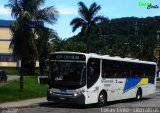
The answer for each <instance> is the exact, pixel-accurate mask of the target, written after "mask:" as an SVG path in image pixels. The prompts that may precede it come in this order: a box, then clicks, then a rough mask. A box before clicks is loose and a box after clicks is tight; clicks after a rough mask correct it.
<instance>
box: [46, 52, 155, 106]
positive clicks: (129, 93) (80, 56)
mask: <svg viewBox="0 0 160 113" xmlns="http://www.w3.org/2000/svg"><path fill="white" fill-rule="evenodd" d="M155 91H156V63H154V62H148V61H140V60H138V59H130V58H120V57H110V56H108V55H97V54H93V53H92V54H85V53H78V52H56V53H54V54H51V56H50V63H49V81H48V91H47V100H48V101H56V102H63V103H64V102H65V103H75V104H91V103H97V104H98V105H99V106H104V105H105V104H106V103H107V102H108V101H114V100H121V99H128V98H136V99H137V100H140V99H141V98H142V97H144V96H147V95H149V94H152V93H155Z"/></svg>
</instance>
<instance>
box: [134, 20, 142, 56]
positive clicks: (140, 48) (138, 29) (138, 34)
mask: <svg viewBox="0 0 160 113" xmlns="http://www.w3.org/2000/svg"><path fill="white" fill-rule="evenodd" d="M139 26H140V28H139ZM142 28H143V23H142V24H138V22H137V21H136V23H135V36H136V37H137V38H139V46H138V47H139V55H138V56H139V59H141V50H142V39H141V36H142V32H141V31H142Z"/></svg>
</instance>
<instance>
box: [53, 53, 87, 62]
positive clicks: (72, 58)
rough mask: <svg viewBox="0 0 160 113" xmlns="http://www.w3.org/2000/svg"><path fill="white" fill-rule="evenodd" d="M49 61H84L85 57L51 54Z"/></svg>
mask: <svg viewBox="0 0 160 113" xmlns="http://www.w3.org/2000/svg"><path fill="white" fill-rule="evenodd" d="M51 60H77V61H85V60H86V58H85V55H79V54H52V55H51Z"/></svg>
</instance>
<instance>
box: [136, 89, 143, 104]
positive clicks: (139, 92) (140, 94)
mask: <svg viewBox="0 0 160 113" xmlns="http://www.w3.org/2000/svg"><path fill="white" fill-rule="evenodd" d="M141 99H142V89H141V88H138V90H137V94H136V100H137V101H139V100H141Z"/></svg>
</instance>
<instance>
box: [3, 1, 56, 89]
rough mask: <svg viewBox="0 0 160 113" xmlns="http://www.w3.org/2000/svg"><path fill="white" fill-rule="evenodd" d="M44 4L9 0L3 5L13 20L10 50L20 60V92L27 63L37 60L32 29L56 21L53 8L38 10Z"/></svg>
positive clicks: (34, 34)
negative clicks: (9, 10)
mask: <svg viewBox="0 0 160 113" xmlns="http://www.w3.org/2000/svg"><path fill="white" fill-rule="evenodd" d="M44 2H45V0H9V1H8V4H7V5H5V6H6V7H8V8H10V9H11V15H12V17H13V18H14V19H15V22H14V23H13V25H12V26H11V31H12V40H11V43H10V48H11V49H13V53H14V54H16V55H17V57H19V58H20V59H21V69H20V91H23V86H24V83H23V81H24V78H23V76H24V74H25V71H26V68H27V64H28V62H29V61H31V62H32V61H35V60H36V59H38V50H37V46H36V44H35V37H36V32H35V31H34V30H33V28H34V29H35V28H36V27H37V28H38V26H43V22H47V23H49V24H54V22H55V21H56V20H57V14H58V12H57V11H56V9H55V8H54V7H53V6H51V7H46V8H43V9H41V8H40V7H41V5H43V4H44Z"/></svg>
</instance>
